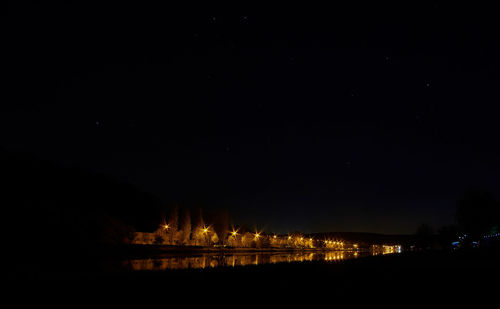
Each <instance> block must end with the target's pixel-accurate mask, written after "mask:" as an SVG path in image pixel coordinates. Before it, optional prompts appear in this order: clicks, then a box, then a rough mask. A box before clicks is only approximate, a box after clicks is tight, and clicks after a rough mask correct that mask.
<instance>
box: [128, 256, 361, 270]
mask: <svg viewBox="0 0 500 309" xmlns="http://www.w3.org/2000/svg"><path fill="white" fill-rule="evenodd" d="M367 255H370V253H368V252H353V251H327V252H280V253H275V252H265V253H262V252H259V253H253V252H252V253H233V254H224V255H221V254H220V253H219V254H218V253H205V254H200V255H191V256H178V255H177V256H175V255H172V256H162V257H158V258H148V259H131V260H126V261H122V267H124V268H126V269H129V270H132V271H142V270H148V271H161V270H168V269H187V268H215V267H220V266H229V267H235V266H247V265H261V264H276V263H291V262H306V261H324V262H328V263H331V262H335V261H341V260H346V259H352V258H357V257H360V256H367Z"/></svg>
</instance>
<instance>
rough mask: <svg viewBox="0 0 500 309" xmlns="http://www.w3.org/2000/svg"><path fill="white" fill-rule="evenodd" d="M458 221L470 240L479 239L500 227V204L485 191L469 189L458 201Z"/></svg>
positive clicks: (456, 214)
mask: <svg viewBox="0 0 500 309" xmlns="http://www.w3.org/2000/svg"><path fill="white" fill-rule="evenodd" d="M455 216H456V220H457V223H458V225H459V228H460V229H461V230H462V231H463V232H464V233H466V234H467V235H468V236H469V238H470V239H478V238H479V237H480V236H482V235H484V234H487V233H489V232H490V231H491V229H493V228H494V227H495V226H498V225H500V204H499V203H498V202H497V201H496V200H495V198H494V197H493V196H492V195H491V194H490V193H489V192H486V191H484V190H479V189H475V188H469V189H468V190H467V191H466V192H465V193H464V194H463V195H462V196H461V197H460V199H459V200H458V201H457V208H456V213H455Z"/></svg>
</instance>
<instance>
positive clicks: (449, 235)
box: [438, 224, 458, 249]
mask: <svg viewBox="0 0 500 309" xmlns="http://www.w3.org/2000/svg"><path fill="white" fill-rule="evenodd" d="M438 236H439V243H440V244H441V246H442V247H443V248H444V249H450V248H451V247H452V245H451V243H452V242H453V241H455V240H457V239H458V227H457V226H456V225H454V224H452V225H446V226H443V227H441V228H440V229H439V230H438Z"/></svg>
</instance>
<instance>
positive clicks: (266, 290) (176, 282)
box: [10, 250, 500, 308]
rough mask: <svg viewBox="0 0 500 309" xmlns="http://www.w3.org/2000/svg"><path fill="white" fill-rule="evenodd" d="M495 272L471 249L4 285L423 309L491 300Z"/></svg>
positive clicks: (145, 297) (109, 295)
mask: <svg viewBox="0 0 500 309" xmlns="http://www.w3.org/2000/svg"><path fill="white" fill-rule="evenodd" d="M499 274H500V258H499V255H498V253H497V252H490V251H481V250H476V251H469V252H451V253H447V252H414V253H405V254H399V255H386V256H374V257H367V258H360V259H355V260H346V261H341V262H334V263H325V262H303V263H280V264H267V265H259V266H245V267H234V268H232V267H221V268H214V269H187V270H173V271H165V272H94V273H89V272H80V273H70V272H40V273H38V274H37V276H31V278H32V279H38V280H35V281H32V280H29V281H25V279H23V280H18V281H16V280H12V281H10V284H11V288H12V289H13V292H18V291H23V293H24V292H29V293H32V292H35V293H40V294H41V295H42V299H44V300H46V301H47V300H48V301H51V302H58V301H61V302H63V303H64V301H63V299H65V298H66V297H68V298H70V299H72V300H73V301H75V300H78V302H93V301H95V300H96V299H97V297H99V299H101V298H100V297H104V298H105V301H110V302H111V303H112V304H113V305H114V306H120V305H130V304H131V303H132V302H135V301H139V302H140V303H141V304H142V306H146V305H147V306H149V305H151V306H155V305H160V306H166V305H167V304H169V305H168V307H170V306H171V305H172V302H173V301H181V302H183V304H184V305H188V304H189V307H192V306H194V305H195V304H197V305H199V306H202V307H211V306H213V305H217V306H221V307H238V306H240V305H242V304H245V303H247V302H252V303H254V304H258V303H261V302H267V301H269V300H273V301H278V302H279V303H281V304H282V305H284V304H287V303H294V302H296V301H298V300H307V301H308V302H309V304H310V305H312V304H319V303H322V302H326V303H327V304H330V305H332V306H333V305H334V304H335V306H338V305H341V304H342V305H348V306H350V307H362V306H365V305H369V306H376V307H379V306H382V307H394V308H405V307H419V308H422V306H423V308H428V307H441V306H442V305H444V306H445V307H448V306H451V305H454V306H455V305H458V306H459V307H461V306H465V304H466V303H468V302H472V303H473V304H475V305H476V306H479V304H481V303H486V302H487V301H494V302H495V303H497V302H498V300H497V299H498V297H497V296H498V295H499V294H500V291H499V278H500V277H499ZM11 279H15V278H11ZM18 279H21V277H19V278H18ZM29 299H30V298H27V299H21V300H29ZM111 303H110V304H111ZM184 305H182V306H181V307H183V306H184ZM142 306H141V307H142ZM335 306H333V307H335ZM479 307H482V306H479ZM479 307H478V308H479ZM493 307H495V306H493ZM493 307H492V308H493Z"/></svg>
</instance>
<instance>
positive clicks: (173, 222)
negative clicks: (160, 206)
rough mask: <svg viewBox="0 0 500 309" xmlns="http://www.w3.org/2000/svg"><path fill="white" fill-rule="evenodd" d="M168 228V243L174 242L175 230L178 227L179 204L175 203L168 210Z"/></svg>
mask: <svg viewBox="0 0 500 309" xmlns="http://www.w3.org/2000/svg"><path fill="white" fill-rule="evenodd" d="M168 226H169V229H168V231H167V235H168V239H169V243H170V244H172V245H173V244H175V242H176V237H175V236H176V235H177V230H178V228H179V206H177V204H176V205H175V206H174V207H173V208H172V210H171V211H170V216H169V218H168Z"/></svg>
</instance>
